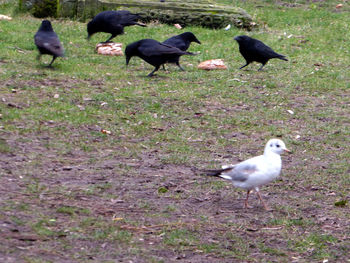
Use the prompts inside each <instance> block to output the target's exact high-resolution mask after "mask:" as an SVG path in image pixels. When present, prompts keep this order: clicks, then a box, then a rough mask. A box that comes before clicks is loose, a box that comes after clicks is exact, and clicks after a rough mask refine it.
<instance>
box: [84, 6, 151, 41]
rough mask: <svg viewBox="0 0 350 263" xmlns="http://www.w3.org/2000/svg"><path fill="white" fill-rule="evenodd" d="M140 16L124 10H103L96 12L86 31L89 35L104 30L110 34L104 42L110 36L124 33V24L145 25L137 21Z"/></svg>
mask: <svg viewBox="0 0 350 263" xmlns="http://www.w3.org/2000/svg"><path fill="white" fill-rule="evenodd" d="M140 18H141V17H140V16H139V15H138V14H132V13H130V12H129V11H126V10H120V11H103V12H101V13H99V14H97V15H96V16H95V17H94V18H93V19H92V20H91V21H90V22H89V23H88V24H87V32H88V37H87V39H90V37H91V36H92V35H93V34H95V33H98V32H105V33H110V34H112V35H111V36H110V38H108V39H107V40H106V41H105V42H109V41H110V40H111V39H112V38H114V37H116V36H117V35H121V34H123V33H124V27H125V26H133V25H138V26H143V27H145V26H146V25H144V24H140V23H138V22H137V20H138V19H140Z"/></svg>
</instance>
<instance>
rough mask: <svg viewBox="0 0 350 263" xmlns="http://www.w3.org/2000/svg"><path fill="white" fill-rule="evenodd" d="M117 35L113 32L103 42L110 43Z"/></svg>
mask: <svg viewBox="0 0 350 263" xmlns="http://www.w3.org/2000/svg"><path fill="white" fill-rule="evenodd" d="M115 37H116V35H114V34H112V35H111V36H110V37H109V38H108V39H107V40H106V41H105V42H102V43H109V42H111V39H112V38H115Z"/></svg>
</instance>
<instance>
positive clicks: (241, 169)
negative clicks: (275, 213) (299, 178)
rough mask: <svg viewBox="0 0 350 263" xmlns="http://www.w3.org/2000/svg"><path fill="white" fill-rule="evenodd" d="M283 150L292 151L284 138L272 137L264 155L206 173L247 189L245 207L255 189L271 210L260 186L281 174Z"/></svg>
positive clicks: (262, 201) (267, 208)
mask: <svg viewBox="0 0 350 263" xmlns="http://www.w3.org/2000/svg"><path fill="white" fill-rule="evenodd" d="M283 151H286V152H290V151H289V150H288V149H287V148H286V145H285V144H284V142H283V141H282V140H279V139H271V140H269V141H268V142H267V144H266V146H265V150H264V154H263V155H259V156H256V157H253V158H250V159H248V160H245V161H243V162H241V163H238V164H235V165H230V166H226V167H223V169H220V170H207V171H206V174H207V175H211V176H218V177H222V178H224V179H227V180H230V181H231V182H232V184H233V185H234V186H236V187H239V188H243V189H246V190H247V198H246V200H245V202H244V207H245V208H248V207H249V206H248V198H249V193H250V191H251V190H253V189H254V190H255V192H256V194H257V196H258V197H259V199H260V201H261V203H262V204H263V206H264V208H265V210H270V208H269V207H268V206H267V205H266V204H265V202H264V200H263V199H262V197H261V195H260V192H259V186H261V185H264V184H267V183H269V182H271V181H272V180H274V179H276V178H277V177H278V176H279V174H280V172H281V169H282V160H281V156H280V154H281V153H282V152H283Z"/></svg>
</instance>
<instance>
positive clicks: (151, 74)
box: [147, 65, 160, 77]
mask: <svg viewBox="0 0 350 263" xmlns="http://www.w3.org/2000/svg"><path fill="white" fill-rule="evenodd" d="M159 67H160V65H159V66H156V67H155V68H154V70H153V71H152V72H151V73H149V74H148V75H147V77H153V73H154V72H156V71H157V70H158V69H159Z"/></svg>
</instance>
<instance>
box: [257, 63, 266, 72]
mask: <svg viewBox="0 0 350 263" xmlns="http://www.w3.org/2000/svg"><path fill="white" fill-rule="evenodd" d="M265 65H266V62H265V63H262V65H261V67H260V68H259V69H258V71H261V70H262V68H263V67H264V66H265Z"/></svg>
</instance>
